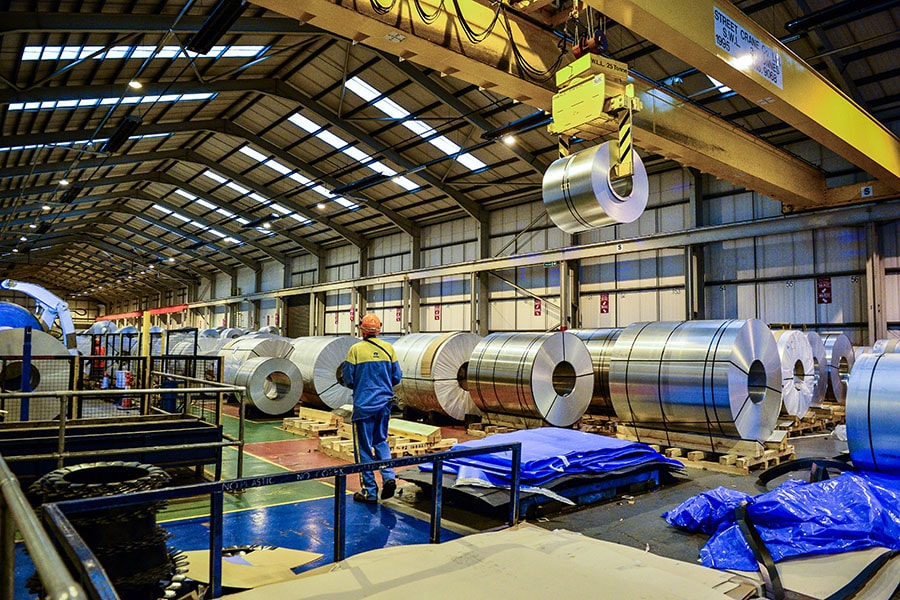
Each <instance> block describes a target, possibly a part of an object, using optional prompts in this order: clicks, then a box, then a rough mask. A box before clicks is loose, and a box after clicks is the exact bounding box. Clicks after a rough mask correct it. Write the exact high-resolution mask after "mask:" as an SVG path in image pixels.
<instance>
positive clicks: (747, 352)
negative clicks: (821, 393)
mask: <svg viewBox="0 0 900 600" xmlns="http://www.w3.org/2000/svg"><path fill="white" fill-rule="evenodd" d="M780 379H781V361H780V359H779V357H778V346H777V344H776V343H775V338H774V337H772V332H771V331H769V328H768V327H767V326H766V324H765V323H763V322H762V321H758V320H756V319H750V320H746V321H743V320H729V321H685V322H680V323H679V322H658V323H633V324H632V325H629V326H628V327H626V328H625V329H624V330H623V331H622V333H621V334H620V335H619V339H618V340H616V345H615V347H614V348H613V352H612V357H611V358H610V365H609V391H610V394H611V398H612V402H613V405H614V406H615V408H616V415H618V417H619V418H620V419H622V420H624V421H627V422H633V423H635V424H637V425H639V426H643V427H650V428H657V429H666V430H673V431H686V432H695V433H704V434H709V435H721V436H729V437H739V438H743V439H752V440H759V441H763V440H765V439H766V438H768V437H769V435H771V433H772V431H773V430H774V429H775V425H776V423H777V420H778V413H779V411H780V410H781V381H780Z"/></svg>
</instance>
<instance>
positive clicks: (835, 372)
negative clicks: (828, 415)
mask: <svg viewBox="0 0 900 600" xmlns="http://www.w3.org/2000/svg"><path fill="white" fill-rule="evenodd" d="M822 343H823V344H825V360H826V362H827V364H828V390H827V391H826V393H825V397H826V399H828V400H832V401H834V402H837V403H838V404H843V403H844V401H845V400H846V398H847V382H848V381H849V379H850V371H851V370H852V369H853V363H854V362H855V361H856V354H855V353H854V352H853V345H852V344H851V343H850V338H848V337H847V336H846V335H844V334H843V333H826V334H823V335H822Z"/></svg>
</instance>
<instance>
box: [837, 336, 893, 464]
mask: <svg viewBox="0 0 900 600" xmlns="http://www.w3.org/2000/svg"><path fill="white" fill-rule="evenodd" d="M846 399H847V443H848V445H849V447H850V458H851V459H852V460H853V465H854V466H855V467H856V468H857V469H861V470H864V471H879V472H882V473H890V474H893V475H900V428H898V427H897V423H898V421H900V354H896V353H888V354H863V355H862V356H860V358H859V362H857V363H856V364H855V365H854V366H853V371H852V372H851V374H850V379H849V385H848V388H847V397H846Z"/></svg>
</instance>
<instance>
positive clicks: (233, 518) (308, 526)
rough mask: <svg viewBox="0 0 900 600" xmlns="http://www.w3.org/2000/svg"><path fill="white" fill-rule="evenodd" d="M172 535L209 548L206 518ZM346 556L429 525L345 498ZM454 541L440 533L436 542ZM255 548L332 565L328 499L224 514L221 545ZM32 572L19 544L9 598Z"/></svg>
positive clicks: (418, 537)
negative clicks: (312, 555) (312, 556)
mask: <svg viewBox="0 0 900 600" xmlns="http://www.w3.org/2000/svg"><path fill="white" fill-rule="evenodd" d="M162 526H163V527H164V528H165V529H166V530H167V531H169V532H170V533H171V534H172V536H173V537H172V539H171V540H170V541H169V545H170V546H173V547H175V548H178V549H179V550H204V549H207V548H209V519H208V518H207V517H195V518H190V519H181V520H177V521H169V522H165V523H162ZM346 532H347V534H346V539H345V548H346V554H347V556H352V555H353V554H359V553H360V552H366V551H368V550H373V549H376V548H384V547H387V546H399V545H408V544H424V543H428V532H429V523H428V521H423V520H420V519H417V518H416V517H413V516H410V515H408V514H405V513H402V512H399V511H397V510H394V509H392V508H390V507H389V506H386V505H384V504H380V503H379V504H361V503H358V502H354V501H353V500H352V499H351V497H350V496H349V495H348V496H347V528H346ZM458 537H460V536H459V535H458V534H456V533H454V532H452V531H450V530H448V529H443V530H442V531H441V541H449V540H452V539H456V538H458ZM250 544H260V545H268V546H278V547H282V548H291V549H294V550H305V551H308V552H318V553H320V554H322V555H323V558H321V559H319V560H318V561H315V562H313V563H310V564H309V565H305V566H304V567H303V568H302V569H298V572H299V571H304V570H307V569H311V568H314V567H318V566H321V565H324V564H328V563H330V562H332V557H333V555H334V499H333V498H332V497H330V496H329V497H327V498H317V499H313V500H304V501H300V502H294V503H289V504H281V505H277V506H269V507H262V508H253V509H248V510H241V511H235V512H230V513H226V514H225V517H224V523H223V545H224V546H225V547H228V546H238V545H250ZM33 572H34V568H33V566H32V563H31V559H30V558H29V557H28V555H27V554H26V553H25V551H24V546H23V544H21V543H20V544H17V545H16V568H15V590H16V592H15V600H26V599H28V600H31V599H33V598H37V596H34V595H31V594H29V593H28V591H27V588H26V587H25V582H26V580H27V579H28V577H29V576H30V575H31V574H32V573H33Z"/></svg>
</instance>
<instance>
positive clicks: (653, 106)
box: [252, 0, 825, 206]
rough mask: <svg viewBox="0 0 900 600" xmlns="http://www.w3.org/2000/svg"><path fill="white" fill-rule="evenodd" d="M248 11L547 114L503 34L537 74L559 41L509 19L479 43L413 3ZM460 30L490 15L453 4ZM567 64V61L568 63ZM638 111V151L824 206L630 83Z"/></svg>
mask: <svg viewBox="0 0 900 600" xmlns="http://www.w3.org/2000/svg"><path fill="white" fill-rule="evenodd" d="M252 2H253V3H254V4H257V5H259V6H262V7H265V8H267V9H269V10H272V11H274V12H277V13H280V14H282V15H285V16H288V17H293V18H295V19H297V20H299V21H301V22H303V23H309V24H310V25H313V26H316V27H319V28H320V29H323V30H325V31H331V32H334V33H335V34H337V35H340V36H343V37H346V38H348V39H351V40H353V41H355V42H358V43H361V44H365V45H367V46H371V47H373V48H376V49H378V50H382V51H384V52H387V53H389V54H393V55H395V56H398V57H399V58H401V59H403V60H409V61H412V62H415V63H418V64H421V65H424V66H426V67H429V68H431V69H434V70H436V71H439V72H440V73H443V74H446V75H453V76H454V77H457V78H459V79H462V80H464V81H467V82H469V83H472V84H475V85H478V86H480V87H483V88H485V89H489V90H491V91H493V92H496V93H499V94H502V95H504V96H507V97H509V98H513V99H516V100H519V101H521V102H523V103H526V104H529V105H531V106H534V107H535V108H540V109H544V110H547V111H549V110H551V99H552V96H553V94H554V92H555V91H556V90H555V87H554V85H553V77H552V73H550V75H549V76H548V77H547V79H546V81H543V82H536V81H533V80H531V79H528V78H526V77H524V76H523V75H522V74H521V73H520V71H519V69H518V67H517V63H516V58H515V56H514V52H513V48H512V44H511V43H510V41H509V37H508V36H509V35H512V39H513V40H514V41H515V43H516V47H517V48H518V50H519V52H520V53H521V55H522V57H523V58H524V60H526V61H528V63H529V64H530V65H531V66H533V67H535V68H537V69H547V70H550V69H552V66H553V65H554V64H555V62H556V60H557V58H558V57H559V55H560V49H559V47H558V40H557V39H556V38H555V37H554V36H552V35H550V34H549V33H548V32H546V31H544V30H542V29H540V28H538V27H535V26H533V25H531V24H529V23H527V22H521V21H517V20H516V19H514V18H513V17H510V18H509V20H508V23H509V27H508V32H509V33H507V27H506V26H505V25H506V23H505V22H504V21H503V20H502V17H501V22H500V23H498V25H497V27H495V28H494V30H493V32H492V33H491V34H490V35H489V36H487V37H486V39H485V40H484V41H482V42H481V43H479V44H472V43H470V42H469V41H468V39H467V38H466V35H465V33H464V30H463V27H462V24H461V21H460V18H459V16H458V15H457V14H456V13H455V12H454V11H455V9H454V6H453V4H452V3H445V4H444V6H443V10H442V11H440V14H439V16H438V17H437V18H436V20H434V21H433V22H432V23H430V24H428V23H424V22H422V20H421V19H419V17H418V16H417V15H416V10H415V8H414V6H413V4H412V2H411V1H410V0H397V2H396V3H395V5H394V7H393V9H392V10H391V11H389V12H387V13H385V14H381V13H380V12H378V11H376V10H375V9H373V7H372V3H371V2H365V1H362V2H355V1H354V2H351V1H350V0H304V2H295V1H294V0H252ZM458 3H459V5H460V7H461V8H462V11H461V12H462V14H463V15H464V16H465V18H466V21H467V22H468V23H470V24H473V26H474V27H475V28H476V29H478V28H483V27H485V26H486V24H488V23H490V22H491V21H492V19H493V14H494V11H493V10H492V9H491V8H490V7H488V6H484V5H482V4H479V3H478V2H476V1H474V0H458ZM419 4H420V6H421V7H422V8H423V10H425V11H427V12H430V13H433V12H436V11H437V10H438V6H439V5H438V3H437V2H434V0H419ZM567 60H570V59H567ZM634 86H635V95H636V96H637V97H638V98H639V99H640V100H641V101H642V102H643V104H644V110H642V111H641V112H640V113H637V114H635V117H634V128H635V131H634V140H635V145H636V146H638V147H640V148H642V149H643V150H645V151H648V152H654V153H659V154H661V155H663V156H666V157H667V158H671V159H672V160H675V161H677V162H679V163H681V164H683V165H685V166H691V167H695V168H697V169H699V170H701V171H703V172H705V173H709V174H711V175H713V176H715V177H717V178H719V179H724V180H727V181H731V182H734V183H736V184H737V185H741V186H743V187H745V188H747V189H752V190H755V191H757V192H760V193H762V194H765V195H767V196H769V197H771V198H774V199H776V200H780V201H781V202H783V203H784V204H786V205H796V206H801V205H802V206H818V205H822V204H824V202H825V178H824V175H823V173H822V172H821V171H820V170H819V169H816V168H814V167H813V166H811V165H809V164H807V163H805V162H804V161H801V160H799V159H797V158H796V157H794V156H792V155H790V154H788V153H786V152H784V151H782V150H779V149H778V148H776V147H774V146H772V145H771V144H768V143H766V142H764V141H763V140H760V139H759V138H756V137H754V136H752V135H750V134H748V133H746V132H745V131H742V130H741V129H739V128H737V127H734V126H733V125H731V124H729V123H728V122H726V121H724V120H722V119H719V118H717V117H715V116H713V115H711V114H709V113H707V112H705V111H703V110H701V109H699V108H697V107H695V106H693V105H691V104H688V103H685V102H683V101H681V100H680V99H678V98H677V97H675V96H672V95H670V94H667V93H666V92H665V91H664V90H661V89H658V88H653V87H651V86H650V85H649V84H647V83H646V82H643V81H639V80H638V81H634Z"/></svg>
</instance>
